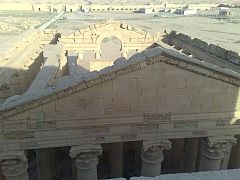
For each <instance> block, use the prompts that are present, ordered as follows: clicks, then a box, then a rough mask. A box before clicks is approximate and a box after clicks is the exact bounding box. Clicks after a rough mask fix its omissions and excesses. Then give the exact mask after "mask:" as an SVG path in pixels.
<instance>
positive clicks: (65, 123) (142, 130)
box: [0, 49, 240, 149]
mask: <svg viewBox="0 0 240 180" xmlns="http://www.w3.org/2000/svg"><path fill="white" fill-rule="evenodd" d="M161 53H162V50H161V49H158V50H156V49H152V50H148V51H146V52H144V53H143V54H142V55H141V54H138V55H135V56H134V57H132V58H130V59H129V60H128V61H127V62H126V63H125V64H123V65H119V66H117V65H114V66H113V67H107V68H106V69H103V70H101V71H100V72H99V74H96V72H92V73H93V75H92V76H90V77H89V78H86V79H85V80H83V81H81V82H78V83H77V85H76V86H70V87H69V85H70V84H71V82H70V83H69V81H70V79H67V81H66V82H65V83H66V85H67V87H68V88H65V89H63V90H62V91H58V92H57V93H54V94H50V95H48V96H47V95H45V97H43V98H40V99H36V97H34V96H32V98H33V100H34V99H35V100H34V101H32V102H31V103H29V104H25V105H24V104H23V105H22V106H19V107H17V108H16V109H12V110H9V111H8V112H3V113H1V115H2V117H3V116H5V117H3V118H2V119H1V122H2V124H3V126H2V129H1V132H2V133H1V134H0V138H1V140H2V144H0V145H1V147H2V148H3V149H4V148H8V147H9V146H8V143H10V144H11V142H12V140H13V139H14V140H19V139H21V140H23V141H19V143H15V141H14V145H13V144H11V146H14V147H15V146H16V147H21V148H23V149H28V148H31V149H32V148H43V147H49V146H64V145H72V144H79V143H80V144H81V143H82V144H84V143H86V142H88V143H95V142H98V143H109V142H124V141H138V140H144V139H146V138H150V137H151V138H152V137H154V136H156V135H157V136H158V137H164V138H167V139H174V138H183V137H184V138H186V137H204V136H217V135H223V134H224V133H226V134H235V133H238V132H239V128H238V125H235V124H234V125H232V122H234V121H235V120H237V119H239V110H240V98H239V96H238V92H239V84H238V85H237V84H235V85H234V84H233V82H234V81H232V80H233V79H232V80H231V76H229V77H228V76H223V75H222V74H221V73H217V72H216V71H214V70H210V69H209V67H207V68H203V67H200V66H197V65H193V64H192V63H191V62H184V61H179V60H178V56H179V55H176V56H177V57H173V56H170V55H166V54H164V55H161ZM134 59H135V60H134ZM94 73H95V75H94ZM225 75H226V74H225ZM217 78H218V79H217ZM219 78H222V80H220V79H219ZM228 80H230V82H231V83H229V82H224V81H228ZM237 82H238V81H237V80H236V81H235V83H237ZM238 83H239V82H238ZM52 91H53V90H52ZM26 95H27V94H26ZM28 96H30V95H28ZM22 98H23V97H22ZM25 98H27V97H26V96H25ZM48 99H51V101H48ZM45 101H46V102H45ZM25 103H26V102H25ZM31 106H33V107H31ZM34 106H36V107H34ZM20 108H21V111H22V110H23V108H29V109H26V110H24V111H22V112H18V113H16V111H17V110H20ZM10 111H12V113H16V114H15V115H14V114H12V115H10V116H7V114H8V113H10ZM223 126H224V132H223V131H222V128H223Z"/></svg>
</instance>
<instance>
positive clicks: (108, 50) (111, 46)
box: [100, 36, 122, 61]
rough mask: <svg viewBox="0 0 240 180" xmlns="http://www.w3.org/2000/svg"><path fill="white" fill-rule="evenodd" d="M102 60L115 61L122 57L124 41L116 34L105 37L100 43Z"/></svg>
mask: <svg viewBox="0 0 240 180" xmlns="http://www.w3.org/2000/svg"><path fill="white" fill-rule="evenodd" d="M100 49H101V60H103V61H114V60H115V59H117V58H119V57H121V50H122V42H121V41H120V40H119V39H118V38H117V37H115V36H112V37H108V38H104V39H103V40H102V42H101V44H100Z"/></svg>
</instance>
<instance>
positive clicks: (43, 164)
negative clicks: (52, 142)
mask: <svg viewBox="0 0 240 180" xmlns="http://www.w3.org/2000/svg"><path fill="white" fill-rule="evenodd" d="M55 153H56V152H55V149H54V148H51V149H38V150H36V154H37V167H38V176H39V180H52V179H53V177H54V176H55V175H56V154H55Z"/></svg>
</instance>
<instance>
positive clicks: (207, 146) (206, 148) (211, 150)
mask: <svg viewBox="0 0 240 180" xmlns="http://www.w3.org/2000/svg"><path fill="white" fill-rule="evenodd" d="M235 144H236V139H235V138H234V137H233V136H218V137H208V138H203V139H202V148H201V152H202V154H204V155H205V156H207V157H208V158H210V159H219V158H222V157H223V154H224V153H225V152H226V151H227V150H228V146H229V145H235Z"/></svg>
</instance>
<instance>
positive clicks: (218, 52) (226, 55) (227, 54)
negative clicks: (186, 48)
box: [166, 31, 240, 66]
mask: <svg viewBox="0 0 240 180" xmlns="http://www.w3.org/2000/svg"><path fill="white" fill-rule="evenodd" d="M166 39H167V40H166V41H167V43H168V44H170V45H176V46H181V43H184V44H188V45H191V46H193V47H195V48H197V49H200V50H202V51H205V52H207V53H209V54H211V55H214V56H216V57H218V58H221V59H223V60H224V61H227V62H230V63H232V64H235V65H238V66H240V55H239V53H238V52H234V51H232V50H229V49H225V48H223V47H220V46H218V45H215V44H209V43H207V42H205V41H203V40H201V39H198V38H192V37H191V36H188V35H186V34H182V33H178V32H176V31H171V32H170V33H169V34H167V37H166Z"/></svg>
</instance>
